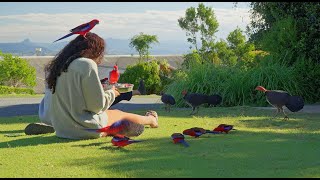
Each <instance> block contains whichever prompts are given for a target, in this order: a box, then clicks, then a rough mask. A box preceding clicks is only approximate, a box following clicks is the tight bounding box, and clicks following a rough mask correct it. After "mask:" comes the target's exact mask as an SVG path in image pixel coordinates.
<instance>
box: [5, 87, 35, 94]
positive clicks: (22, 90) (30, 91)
mask: <svg viewBox="0 0 320 180" xmlns="http://www.w3.org/2000/svg"><path fill="white" fill-rule="evenodd" d="M0 94H35V92H34V90H33V89H30V88H15V87H8V86H0Z"/></svg>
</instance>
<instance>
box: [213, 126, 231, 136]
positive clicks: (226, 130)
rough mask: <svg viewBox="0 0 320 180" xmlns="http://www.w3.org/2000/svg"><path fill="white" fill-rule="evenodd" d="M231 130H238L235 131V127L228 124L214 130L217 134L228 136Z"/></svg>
mask: <svg viewBox="0 0 320 180" xmlns="http://www.w3.org/2000/svg"><path fill="white" fill-rule="evenodd" d="M231 130H236V129H233V125H227V124H220V125H219V126H218V127H216V128H214V129H213V131H215V132H221V133H223V132H225V133H226V134H228V133H229V131H231Z"/></svg>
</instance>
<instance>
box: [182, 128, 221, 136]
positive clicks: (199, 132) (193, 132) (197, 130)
mask: <svg viewBox="0 0 320 180" xmlns="http://www.w3.org/2000/svg"><path fill="white" fill-rule="evenodd" d="M182 133H183V134H184V135H189V136H193V137H195V138H198V137H200V136H201V135H203V134H207V133H210V134H221V133H220V132H216V131H210V130H206V129H203V128H200V127H193V128H190V129H186V130H184V131H183V132H182Z"/></svg>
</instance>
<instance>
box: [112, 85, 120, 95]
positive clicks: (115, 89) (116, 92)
mask: <svg viewBox="0 0 320 180" xmlns="http://www.w3.org/2000/svg"><path fill="white" fill-rule="evenodd" d="M112 90H113V91H114V94H115V95H116V97H118V96H120V92H119V90H118V89H117V88H116V87H115V86H112Z"/></svg>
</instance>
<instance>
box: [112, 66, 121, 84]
mask: <svg viewBox="0 0 320 180" xmlns="http://www.w3.org/2000/svg"><path fill="white" fill-rule="evenodd" d="M119 78H120V71H119V69H118V65H117V64H116V65H114V66H113V70H112V71H110V72H109V83H110V84H115V83H117V82H118V80H119Z"/></svg>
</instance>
